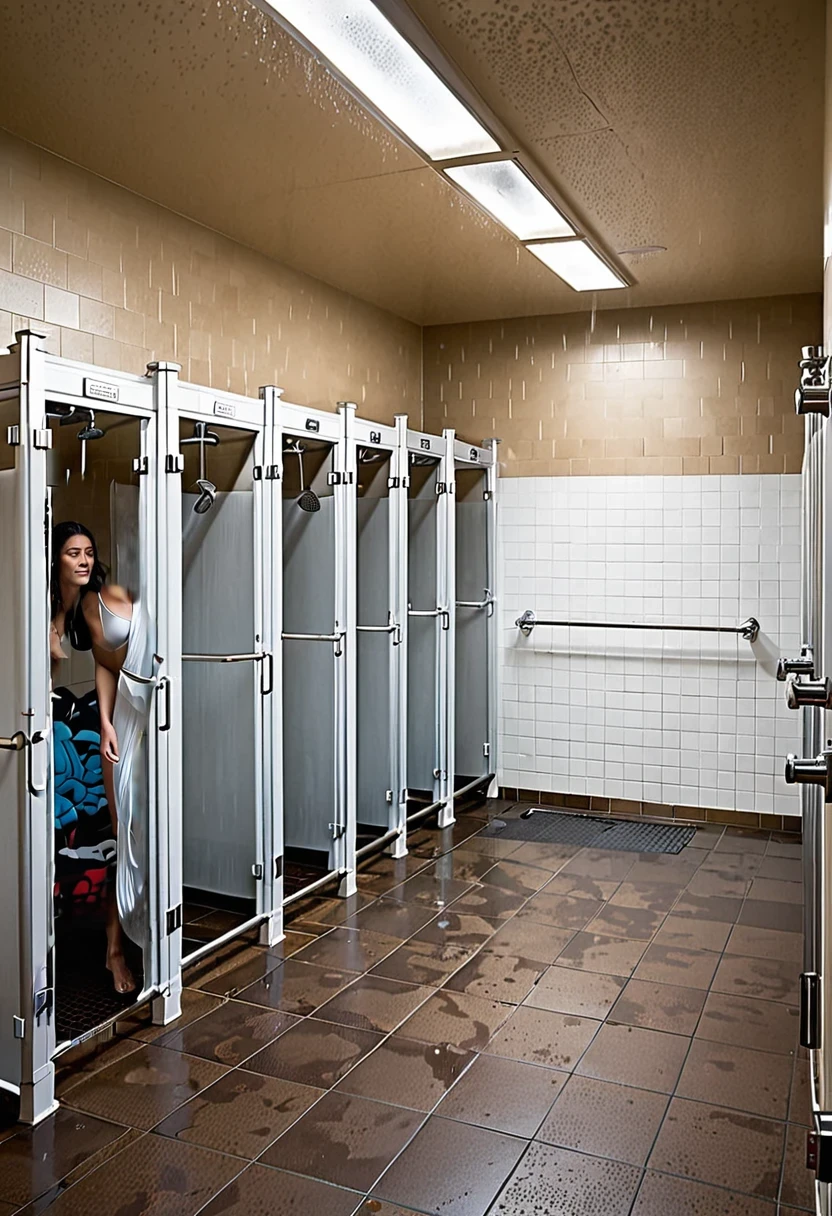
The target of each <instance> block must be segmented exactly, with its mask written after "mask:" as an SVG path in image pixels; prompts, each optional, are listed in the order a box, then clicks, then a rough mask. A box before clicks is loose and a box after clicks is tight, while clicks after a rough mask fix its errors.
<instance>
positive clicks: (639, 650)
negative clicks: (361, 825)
mask: <svg viewBox="0 0 832 1216" xmlns="http://www.w3.org/2000/svg"><path fill="white" fill-rule="evenodd" d="M799 515H800V477H799V476H798V475H777V474H770V475H764V476H750V475H744V476H741V477H729V476H720V477H692V476H686V477H540V478H532V477H518V478H504V479H502V480H501V483H500V527H499V537H500V564H501V575H502V583H501V587H502V593H503V611H502V621H501V631H500V632H501V679H502V691H501V744H502V750H501V783H502V784H504V785H508V786H520V787H525V788H529V789H540V790H553V791H558V792H560V793H573V794H597V795H600V796H602V797H609V798H629V799H635V800H636V801H645V802H662V803H672V804H674V805H681V806H701V807H718V808H722V809H730V810H742V811H757V812H764V813H775V814H790V815H796V814H799V802H798V797H797V793H796V791H795V790H793V789H790V788H789V787H787V786H786V784H785V782H784V780H783V776H782V773H783V767H784V760H785V756H786V754H787V752H790V751H799V724H798V715H797V714H796V713H795V712H793V711H789V710H788V709H786V707H785V704H784V701H783V685H782V684H778V683H777V681H776V680H775V668H776V664H777V659H778V658H779V657H780V655H781V654H787V653H790V652H792V651H795V652H796V649H797V647H798V646H799V643H800V637H799V630H800V602H799V597H800V518H799ZM526 608H531V609H533V610H534V611H535V613H536V614H537V615H538V617H550V618H555V619H568V620H587V621H613V620H616V621H651V622H652V621H666V622H674V621H676V622H679V623H682V624H735V623H738V622H740V621H742V620H745V618H746V617H748V616H755V617H757V619H758V620H759V621H760V625H761V632H760V638H759V640H758V642H757V643H756V644H754V645H753V646H752V645H750V644H749V643H748V642H746V641H745V640H743V639H742V638H741V637H738V636H735V635H730V634H726V635H718V634H700V633H680V632H678V631H675V632H674V631H672V630H663V631H661V632H659V631H656V632H652V631H651V632H646V631H641V630H638V631H627V630H606V629H580V628H575V627H571V628H548V627H545V626H538V627H537V628H536V629H535V630H534V632H533V634H532V636H531V637H530V638H528V639H525V638H524V637H523V636H522V634H521V633H520V632H519V630H518V629H517V628H516V627H515V625H514V622H515V620H516V618H517V617H518V616H519V615H520V613H521V612H523V611H524V609H526Z"/></svg>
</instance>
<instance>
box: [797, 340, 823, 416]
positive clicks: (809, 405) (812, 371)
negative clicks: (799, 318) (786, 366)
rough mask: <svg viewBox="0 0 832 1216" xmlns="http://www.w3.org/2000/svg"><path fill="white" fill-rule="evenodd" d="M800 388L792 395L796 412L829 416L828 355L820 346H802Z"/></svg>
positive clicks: (799, 365)
mask: <svg viewBox="0 0 832 1216" xmlns="http://www.w3.org/2000/svg"><path fill="white" fill-rule="evenodd" d="M798 367H799V368H800V388H798V389H797V391H796V392H795V395H794V404H795V409H796V410H797V412H798V414H824V415H825V416H826V417H827V418H828V417H829V400H830V384H829V356H828V355H824V353H823V347H821V346H804V347H803V358H802V359H801V360H800V362H799V364H798Z"/></svg>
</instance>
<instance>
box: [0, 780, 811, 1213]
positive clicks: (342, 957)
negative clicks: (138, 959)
mask: <svg viewBox="0 0 832 1216" xmlns="http://www.w3.org/2000/svg"><path fill="white" fill-rule="evenodd" d="M497 812H499V813H500V814H501V815H502V816H503V817H504V816H505V815H507V814H509V815H510V814H516V813H518V811H516V810H511V809H509V806H508V804H506V803H498V802H492V803H489V804H487V805H484V806H483V807H481V808H479V809H475V810H473V811H468V812H466V813H465V814H464V815H462V816H461V817H460V818H459V819H458V821H457V823H456V825H455V826H454V828H453V829H447V830H446V831H445V832H444V833H439V832H437V831H434V830H431V829H429V828H423V829H421V830H420V831H419V832H418V833H414V834H413V836H412V837H411V840H410V846H411V852H410V854H409V856H408V857H407V858H405V859H403V860H402V861H401V862H394V861H392V860H390V859H389V858H376V859H374V860H371V861H369V862H368V863H367V864H366V865H365V866H364V867H363V868H362V871H361V873H360V875H359V893H358V895H356V896H355V897H354V898H352V899H350V900H339V899H334V898H329V897H326V896H323V897H313V898H309V899H307V900H305V901H303V902H302V903H301V904H300V905H299V906H298V907H297V908H295V909H294V916H293V919H292V922H291V924H290V925H289V926H288V932H287V936H286V940H285V941H284V942H282V943H280V945H278V946H276V947H275V948H274V949H271V950H268V949H265V948H263V947H260V946H258V945H257V944H256V943H255V941H254V940H253V938H251V939H249V940H243V941H237V942H234V943H232V944H230V945H227V946H225V947H224V948H223V949H222V950H220V951H219V952H218V953H217V955H216V956H214V957H212V958H210V959H206V960H204V961H203V962H202V963H200V964H198V965H197V966H196V967H194V968H193V969H192V970H190V971H189V972H188V973H187V976H186V979H187V983H188V985H189V986H188V988H187V989H186V991H185V994H184V1001H183V1014H182V1018H181V1019H180V1021H179V1022H178V1023H177V1024H176V1025H175V1026H173V1027H167V1028H161V1027H154V1026H152V1025H151V1024H150V1021H149V1014H148V1013H147V1012H141V1013H140V1014H138V1015H135V1016H133V1017H131V1018H129V1019H127V1020H126V1021H125V1022H124V1023H119V1027H118V1029H119V1037H117V1038H116V1039H115V1040H114V1041H112V1042H111V1043H109V1044H108V1045H106V1046H105V1047H104V1048H103V1049H100V1050H99V1051H98V1052H97V1053H96V1054H93V1055H90V1054H87V1055H85V1056H79V1055H78V1053H76V1057H75V1059H74V1060H72V1061H68V1060H67V1061H64V1062H62V1064H61V1068H60V1076H59V1087H58V1089H59V1096H60V1098H61V1101H62V1107H61V1110H60V1111H59V1112H58V1114H57V1115H55V1116H54V1117H53V1118H51V1119H49V1120H47V1121H46V1122H45V1123H43V1124H41V1125H40V1126H39V1127H38V1128H35V1129H25V1130H21V1129H19V1128H18V1127H16V1126H15V1125H14V1123H13V1118H14V1112H13V1111H11V1110H9V1111H8V1114H7V1121H6V1124H5V1125H3V1124H0V1216H10V1214H11V1213H16V1212H18V1211H20V1212H26V1213H27V1214H31V1216H34V1213H36V1212H37V1213H40V1212H43V1211H45V1210H48V1211H49V1212H55V1213H56V1216H66V1214H72V1216H112V1214H113V1213H115V1212H129V1213H130V1216H145V1214H147V1216H150V1214H151V1213H152V1214H153V1216H195V1213H197V1212H200V1213H204V1214H205V1216H219V1214H220V1213H222V1214H223V1216H229V1214H231V1216H236V1214H239V1216H243V1213H245V1214H246V1216H258V1214H262V1216H266V1213H268V1214H269V1216H289V1214H290V1213H291V1214H295V1213H297V1212H300V1211H303V1212H309V1213H314V1214H315V1216H353V1214H355V1216H370V1214H373V1216H410V1214H413V1213H419V1214H427V1216H440V1214H441V1216H486V1214H488V1216H537V1214H541V1213H547V1214H549V1213H551V1214H552V1216H554V1214H556V1213H560V1212H563V1213H567V1212H568V1213H573V1214H574V1216H578V1214H580V1216H676V1214H678V1216H723V1214H726V1213H729V1214H731V1216H795V1214H796V1213H798V1212H801V1211H811V1210H813V1195H812V1186H811V1175H810V1174H809V1173H808V1172H807V1171H806V1169H805V1167H804V1157H805V1134H806V1128H807V1127H808V1125H809V1099H808V1084H807V1082H808V1075H807V1062H806V1060H805V1058H803V1054H801V1053H799V1052H798V1048H797V1035H798V1010H797V999H798V997H797V991H798V989H797V977H798V973H799V970H800V960H801V934H800V927H801V925H800V917H801V901H802V891H801V885H800V870H799V866H797V865H796V864H795V862H796V860H797V858H798V857H799V851H800V846H799V844H798V843H797V842H796V840H795V839H794V838H793V837H788V836H782V835H779V834H776V833H768V832H759V831H743V830H740V829H736V828H726V829H723V828H722V827H720V826H716V825H714V826H710V825H709V826H706V827H702V828H700V829H698V830H697V832H696V835H695V837H694V839H693V840H692V842H691V844H690V845H689V846H688V847H687V848H685V849H684V850H683V851H682V852H681V853H680V854H678V855H661V854H638V853H617V852H612V851H610V850H590V849H579V848H577V847H576V846H569V845H557V844H552V845H544V844H537V843H526V844H523V843H520V842H516V841H508V840H501V839H489V838H485V837H482V836H481V835H479V833H480V831H481V830H482V828H483V826H484V821H485V820H487V819H488V818H489V817H490V816H491V815H493V814H496V813H497ZM228 916H229V914H228V913H224V914H218V913H216V912H214V911H212V910H211V909H210V908H201V909H194V910H193V911H192V912H191V915H190V916H189V917H186V919H189V920H192V921H193V923H195V924H197V923H199V921H200V920H201V921H202V923H203V925H204V926H205V927H206V928H208V929H210V930H220V931H223V932H224V931H225V929H227V928H228V927H230V924H229V920H228ZM804 1054H805V1053H804Z"/></svg>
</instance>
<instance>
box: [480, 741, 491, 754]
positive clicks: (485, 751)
mask: <svg viewBox="0 0 832 1216" xmlns="http://www.w3.org/2000/svg"><path fill="white" fill-rule="evenodd" d="M482 754H483V755H484V756H490V755H491V744H490V743H483V745H482Z"/></svg>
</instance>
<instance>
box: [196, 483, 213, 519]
mask: <svg viewBox="0 0 832 1216" xmlns="http://www.w3.org/2000/svg"><path fill="white" fill-rule="evenodd" d="M196 485H197V489H198V490H199V498H198V499H197V500H196V502H195V503H194V514H196V515H205V514H206V512H208V511H210V510H211V508H212V507H213V505H214V500H215V499H216V497H217V487H216V486H215V485H214V483H213V481H208V480H207V479H206V478H204V477H200V479H199V481H197V483H196Z"/></svg>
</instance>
